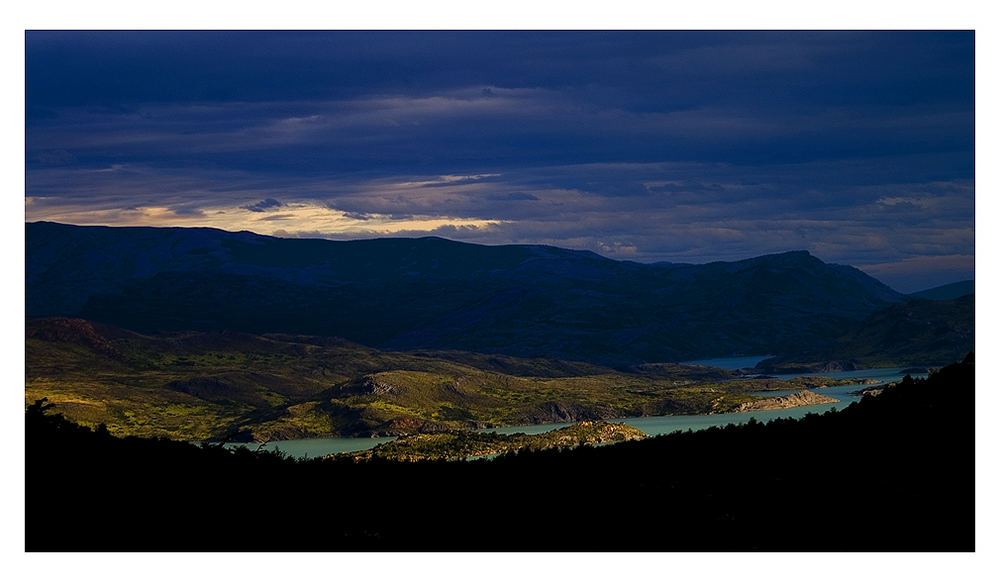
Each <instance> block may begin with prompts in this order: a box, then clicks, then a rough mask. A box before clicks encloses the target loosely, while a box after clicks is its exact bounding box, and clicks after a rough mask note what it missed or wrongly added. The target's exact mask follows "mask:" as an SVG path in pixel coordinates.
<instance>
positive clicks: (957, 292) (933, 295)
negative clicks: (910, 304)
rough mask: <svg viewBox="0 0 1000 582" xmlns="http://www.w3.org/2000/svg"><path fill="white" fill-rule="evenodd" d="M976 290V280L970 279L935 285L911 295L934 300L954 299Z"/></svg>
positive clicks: (915, 297)
mask: <svg viewBox="0 0 1000 582" xmlns="http://www.w3.org/2000/svg"><path fill="white" fill-rule="evenodd" d="M975 292H976V282H975V281H974V280H971V279H970V280H968V281H958V282H956V283H948V284H947V285H941V286H940V287H933V288H931V289H924V290H923V291H917V292H916V293H910V297H913V298H914V299H930V300H933V301H951V300H952V299H958V298H959V297H964V296H965V295H972V294H974V293H975Z"/></svg>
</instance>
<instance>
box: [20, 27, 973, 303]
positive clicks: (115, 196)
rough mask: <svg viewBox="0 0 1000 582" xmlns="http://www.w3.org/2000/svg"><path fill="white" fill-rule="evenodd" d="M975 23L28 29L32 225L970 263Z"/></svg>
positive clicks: (661, 254) (965, 266)
mask: <svg viewBox="0 0 1000 582" xmlns="http://www.w3.org/2000/svg"><path fill="white" fill-rule="evenodd" d="M974 41H975V37H974V33H973V32H971V31H896V32H881V31H799V32H789V31H757V32H747V31H744V32H706V31H624V32H601V31H578V32H572V31H561V32H544V31H532V32H484V31H471V32H447V31H446V32H405V31H386V32H365V31H340V32H293V31H285V32H265V31H250V32H246V31H245V32H234V31H227V32H193V31H188V32H169V31H145V32H98V31H84V32H66V31H60V32H46V31H28V32H27V33H26V34H25V184H26V191H25V219H26V220H27V221H36V220H51V221H57V222H65V223H72V224H82V225H97V224H100V225H111V226H137V225H144V226H211V227H216V228H223V229H226V230H250V231H253V232H257V233H261V234H267V235H275V236H283V237H321V238H330V239H336V240H343V239H353V238H372V237H377V236H441V237H445V238H449V239H453V240H460V241H466V242H473V243H480V244H507V243H533V244H534V243H542V244H551V245H556V246H560V247H566V248H573V249H586V250H591V251H594V252H597V253H599V254H601V255H604V256H606V257H609V258H613V259H623V260H633V261H641V262H656V261H669V262H684V263H705V262H710V261H717V260H726V261H730V260H739V259H744V258H749V257H753V256H758V255H762V254H768V253H776V252H783V251H788V250H798V249H805V250H808V251H809V252H811V253H812V254H813V255H815V256H817V257H819V258H820V259H822V260H824V261H827V262H832V263H840V264H850V265H854V266H856V267H858V268H860V269H862V270H864V271H865V272H867V273H869V274H871V275H873V276H875V277H877V278H878V279H880V280H881V281H883V282H885V283H887V284H889V285H890V286H892V287H893V288H895V289H897V290H899V291H902V292H912V291H917V290H920V289H924V288H928V287H933V286H936V285H940V284H945V283H949V282H953V281H958V280H963V279H970V278H973V276H974V273H973V269H974V217H975V195H974V191H975V164H974V161H975V160H974V154H975V131H974V130H975V103H974V89H975V75H974V64H975V63H974V61H975V51H974V44H975V42H974Z"/></svg>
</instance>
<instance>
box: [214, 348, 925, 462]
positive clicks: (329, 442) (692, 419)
mask: <svg viewBox="0 0 1000 582" xmlns="http://www.w3.org/2000/svg"><path fill="white" fill-rule="evenodd" d="M768 357H770V356H747V357H745V358H744V357H740V358H716V359H712V360H700V361H699V363H701V362H710V363H707V364H704V365H708V366H718V367H724V366H722V365H721V364H722V363H725V364H727V366H732V367H731V368H730V369H737V368H742V367H752V366H753V364H751V365H750V366H745V365H743V363H744V362H746V361H749V360H752V359H753V358H759V359H758V360H757V361H760V360H764V359H767V358H768ZM711 362H715V363H711ZM754 363H756V362H754ZM902 370H903V368H874V369H871V370H853V371H850V372H824V373H821V374H815V373H814V374H778V375H775V378H780V379H783V380H786V379H791V378H798V377H800V376H823V377H826V378H836V379H851V378H872V379H875V380H878V381H879V383H882V384H884V383H888V382H898V381H899V380H902V379H903V376H905V374H903V373H902ZM911 375H912V376H913V377H914V378H923V377H926V376H927V375H926V374H911ZM870 387H871V385H865V384H847V385H844V386H831V387H829V388H821V389H817V390H814V391H815V392H816V393H817V394H824V395H826V396H830V397H831V398H836V399H837V400H839V402H836V403H832V404H817V405H814V406H799V407H796V408H785V409H781V410H757V411H753V412H734V413H727V414H685V415H674V416H641V417H634V418H618V419H609V422H623V423H625V424H627V425H630V426H634V427H636V428H637V429H639V430H641V431H643V432H645V433H646V434H648V435H650V436H656V435H662V434H670V433H672V432H678V431H685V430H702V429H706V428H710V427H713V426H725V425H727V424H743V423H745V422H748V421H749V420H750V419H751V418H753V419H756V420H757V421H758V422H767V421H769V420H774V419H776V418H802V417H803V416H805V415H807V414H810V413H819V414H822V413H824V412H826V411H828V410H830V409H831V408H832V409H836V410H840V409H842V408H846V407H847V406H848V405H849V404H851V403H852V402H856V401H858V400H860V399H861V397H860V396H858V395H856V394H851V392H852V391H856V390H859V389H861V388H870ZM793 392H796V390H773V391H767V392H756V393H755V394H758V395H760V396H786V395H788V394H791V393H793ZM573 424H574V423H572V422H558V423H550V424H532V425H523V426H507V427H503V428H491V429H483V431H487V432H496V433H500V434H513V433H517V432H523V433H526V434H539V433H543V432H548V431H550V430H555V429H557V428H563V427H566V426H571V425H573ZM395 438H396V437H374V438H361V437H359V438H325V439H300V440H289V441H274V442H270V443H267V444H266V445H265V446H264V447H263V448H264V450H277V451H281V452H283V453H285V454H287V455H289V456H292V457H296V458H301V457H306V458H314V457H321V456H323V455H329V454H333V453H346V452H352V451H361V450H365V449H370V448H372V447H374V446H375V445H378V444H380V443H387V442H389V441H392V440H395ZM226 446H249V447H252V448H255V447H256V446H257V445H256V444H249V445H243V444H238V443H232V444H228V445H226Z"/></svg>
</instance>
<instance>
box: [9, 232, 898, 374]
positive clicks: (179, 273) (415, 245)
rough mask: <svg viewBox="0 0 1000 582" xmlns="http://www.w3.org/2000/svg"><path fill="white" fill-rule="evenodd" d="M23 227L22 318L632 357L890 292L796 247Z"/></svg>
mask: <svg viewBox="0 0 1000 582" xmlns="http://www.w3.org/2000/svg"><path fill="white" fill-rule="evenodd" d="M26 228H27V314H28V315H29V316H52V315H67V316H77V317H83V318H86V319H89V320H93V321H99V322H105V323H111V324H115V325H120V326H122V327H125V328H129V329H134V330H137V331H153V330H204V331H213V330H234V331H245V332H251V333H264V332H286V333H303V334H312V335H323V336H340V337H344V338H347V339H349V340H351V341H355V342H359V343H362V344H366V345H370V346H373V347H378V348H388V349H459V350H465V351H474V352H485V353H502V354H508V355H513V356H530V357H551V358H561V359H570V360H586V361H591V362H597V363H602V364H614V365H629V364H635V363H640V362H663V361H677V360H683V359H691V358H696V357H712V356H724V355H731V354H735V353H783V352H784V351H787V350H789V349H792V348H798V347H801V346H803V345H807V346H808V345H818V344H820V343H823V342H825V341H828V338H830V337H837V336H840V335H842V334H843V333H844V332H845V330H846V329H849V328H850V327H851V326H852V325H854V324H856V323H857V322H859V321H862V320H863V319H864V318H865V317H867V316H869V315H871V314H872V313H874V312H876V311H878V310H879V309H882V308H884V307H886V306H887V305H890V304H892V303H897V302H900V301H902V300H903V296H902V295H900V294H899V293H896V292H895V291H893V290H892V289H890V288H889V287H887V286H885V285H883V284H882V283H879V282H878V281H876V280H875V279H873V278H871V277H869V276H867V275H865V274H864V273H862V272H861V271H858V270H857V269H854V268H852V267H847V266H841V265H830V264H826V263H823V262H822V261H820V260H819V259H817V258H815V257H813V256H811V255H809V254H808V253H806V252H805V251H795V252H788V253H782V254H777V255H768V256H763V257H757V258H753V259H748V260H744V261H737V262H717V263H710V264H705V265H685V264H657V265H645V264H639V263H633V262H627V261H614V260H610V259H606V258H603V257H601V256H599V255H596V254H594V253H590V252H584V251H571V250H565V249H559V248H554V247H547V246H535V245H505V246H481V245H473V244H465V243H459V242H454V241H449V240H444V239H439V238H421V239H399V238H395V239H393V238H388V239H376V240H360V241H348V242H335V241H326V240H304V239H280V238H273V237H266V236H260V235H256V234H253V233H249V232H238V233H232V232H225V231H220V230H214V229H205V228H195V229H187V228H109V227H78V226H70V225H62V224H54V223H44V222H39V223H30V224H28V225H26Z"/></svg>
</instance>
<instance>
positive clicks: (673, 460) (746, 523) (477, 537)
mask: <svg viewBox="0 0 1000 582" xmlns="http://www.w3.org/2000/svg"><path fill="white" fill-rule="evenodd" d="M974 378H975V372H974V362H973V358H972V357H971V355H970V356H969V357H968V358H966V359H965V361H964V362H962V363H961V364H954V365H951V366H948V367H946V368H944V369H941V370H939V371H937V372H935V373H933V374H932V375H931V376H930V377H929V378H928V379H927V380H912V379H910V378H906V379H904V381H903V382H900V383H898V384H896V385H894V386H890V387H888V388H886V389H885V390H884V391H883V392H882V394H881V395H879V396H877V397H871V396H866V397H865V398H863V399H862V401H861V402H859V403H854V404H852V405H850V406H849V407H847V408H846V409H845V410H842V411H840V412H829V413H826V414H824V415H809V416H807V417H805V418H804V419H800V420H776V421H772V422H769V423H767V424H760V423H755V422H751V423H748V424H745V425H740V426H733V425H730V426H727V427H725V428H712V429H707V430H703V431H698V432H687V433H676V434H671V435H666V436H660V437H655V438H647V439H642V440H634V441H630V442H624V443H619V444H614V445H610V446H606V447H577V448H572V449H558V448H555V449H547V450H539V451H529V450H523V449H522V450H521V451H519V452H517V453H513V454H505V455H501V456H499V457H497V458H495V459H492V460H485V459H484V460H476V461H469V462H460V463H456V462H447V461H421V462H408V463H400V462H393V461H388V460H385V459H381V458H377V457H374V458H372V459H369V460H364V461H355V460H352V459H348V458H337V459H313V460H298V461H296V460H292V459H288V458H284V457H282V456H281V455H280V454H275V453H264V452H258V453H255V452H252V451H250V450H247V449H237V450H228V449H226V448H223V447H221V446H209V445H202V446H195V445H191V444H187V443H181V442H176V441H171V440H165V439H143V438H137V437H127V438H117V437H115V436H113V435H111V434H109V433H108V431H107V430H103V429H101V428H98V429H97V430H91V429H90V428H86V427H81V426H79V425H76V424H74V423H71V422H69V421H67V420H66V419H65V418H63V417H62V416H61V415H58V414H52V412H53V411H52V410H46V408H47V407H48V405H47V404H45V403H44V402H42V403H36V404H34V405H32V406H29V407H28V410H27V414H26V417H25V422H26V443H27V447H26V483H25V485H26V507H25V520H26V532H25V534H26V536H25V540H26V541H25V543H26V549H27V550H28V551H94V550H99V551H125V550H145V551H163V550H177V551H181V550H184V551H206V550H214V551H222V550H242V551H247V550H255V551H268V550H269V551H276V550H300V551H302V550H314V551H344V550H383V551H388V550H395V551H420V550H424V551H426V550H437V551H442V550H453V551H459V550H478V551H484V550H486V551H489V550H492V551H496V550H520V551H543V550H547V551H557V550H562V551H566V550H574V551H614V550H617V551H621V550H631V551H637V550H645V551H671V550H672V551H678V550H679V551H693V550H699V551H706V550H708V551H748V550H768V551H972V550H974V549H975V539H974V534H975V528H974V516H975V512H974V509H975V495H974V484H975V466H974V450H975V446H974V445H975V441H974V439H975V434H974V406H973V402H974ZM595 425H597V423H595Z"/></svg>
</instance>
